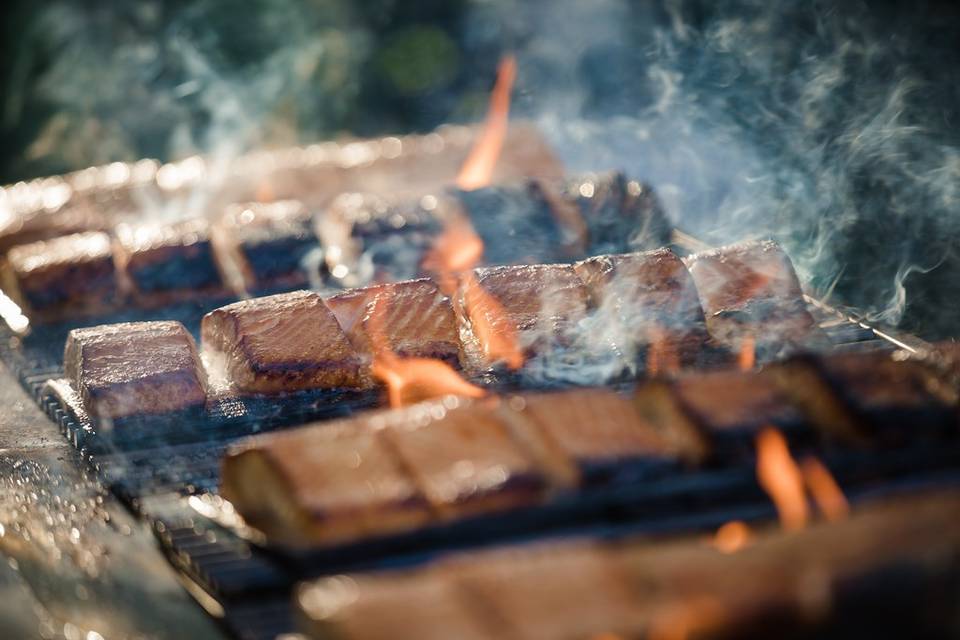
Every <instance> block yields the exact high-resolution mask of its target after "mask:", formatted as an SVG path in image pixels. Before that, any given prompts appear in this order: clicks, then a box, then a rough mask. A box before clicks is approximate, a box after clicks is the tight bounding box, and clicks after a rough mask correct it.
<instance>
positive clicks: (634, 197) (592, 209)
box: [562, 171, 671, 254]
mask: <svg viewBox="0 0 960 640" xmlns="http://www.w3.org/2000/svg"><path fill="white" fill-rule="evenodd" d="M562 193H563V198H564V200H566V201H569V202H571V203H573V204H574V205H575V206H576V207H577V208H578V209H579V210H580V215H581V217H582V219H583V224H584V225H585V226H586V229H587V234H588V238H589V241H588V245H589V249H588V251H589V253H593V254H601V253H620V252H623V251H641V250H644V249H655V248H657V247H662V246H664V245H666V244H669V242H670V231H671V224H670V221H669V219H668V218H667V216H666V214H665V213H664V211H663V207H662V206H661V204H660V200H659V198H657V196H656V193H654V191H653V188H652V187H651V186H650V185H647V184H644V183H642V182H638V181H637V180H632V179H630V178H628V177H627V176H626V175H624V174H623V173H621V172H618V171H614V172H608V173H602V174H599V175H594V174H588V175H584V176H577V177H574V178H570V179H568V180H566V181H565V183H564V185H563V187H562Z"/></svg>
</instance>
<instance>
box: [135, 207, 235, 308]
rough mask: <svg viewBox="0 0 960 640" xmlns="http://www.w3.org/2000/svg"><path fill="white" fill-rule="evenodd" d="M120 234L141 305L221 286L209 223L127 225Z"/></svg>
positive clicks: (192, 221)
mask: <svg viewBox="0 0 960 640" xmlns="http://www.w3.org/2000/svg"><path fill="white" fill-rule="evenodd" d="M116 236H117V243H116V244H117V255H118V262H119V265H120V268H121V271H122V272H123V275H124V277H125V278H126V280H127V283H128V286H129V287H130V288H131V289H132V290H133V292H134V295H135V296H137V297H138V298H139V300H140V301H141V302H142V303H145V304H165V303H167V302H170V301H175V300H177V299H179V298H183V297H188V298H189V297H196V296H197V295H202V294H203V293H204V292H206V293H209V292H211V291H220V290H221V289H222V288H223V280H222V278H221V276H220V272H219V270H218V268H217V262H216V259H215V258H214V253H213V245H212V243H211V241H210V228H209V225H208V223H207V221H206V220H205V219H202V218H195V219H192V220H187V221H184V222H177V223H173V224H157V223H150V222H144V223H124V224H120V225H118V226H117V228H116Z"/></svg>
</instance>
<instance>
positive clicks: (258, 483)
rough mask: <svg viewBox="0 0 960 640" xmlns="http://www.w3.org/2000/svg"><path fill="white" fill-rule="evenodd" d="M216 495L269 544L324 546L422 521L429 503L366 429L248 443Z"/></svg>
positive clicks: (229, 463) (328, 428)
mask: <svg viewBox="0 0 960 640" xmlns="http://www.w3.org/2000/svg"><path fill="white" fill-rule="evenodd" d="M222 478H223V495H224V497H225V498H227V499H228V500H231V501H232V502H234V503H235V504H236V505H237V507H238V508H240V509H242V511H243V514H244V517H245V518H246V519H247V521H248V522H249V523H250V524H252V525H254V526H255V527H257V528H258V529H260V530H261V531H263V532H264V533H265V534H266V535H267V536H268V537H269V538H270V539H272V540H276V541H280V542H288V543H289V544H291V545H296V544H297V543H300V542H303V541H304V540H305V539H307V540H310V541H312V542H313V543H315V544H322V545H330V544H336V543H343V542H350V541H353V540H357V539H360V538H364V537H369V536H373V537H376V536H380V535H386V534H390V533H399V532H402V531H406V530H409V529H412V528H415V527H418V526H421V525H423V524H424V523H426V522H427V521H428V520H429V518H430V512H429V505H428V504H427V501H426V499H425V498H424V497H423V495H422V493H421V492H420V490H419V488H418V487H417V486H416V483H415V482H414V479H413V478H412V477H411V476H410V474H409V473H408V472H407V471H406V470H405V469H404V467H403V466H402V465H401V464H400V462H399V460H398V459H397V457H396V455H394V453H393V450H392V448H391V447H390V446H389V445H388V444H387V443H385V442H384V441H383V436H382V433H379V432H378V431H376V430H374V429H367V428H364V427H363V426H362V425H360V426H359V428H355V425H354V423H349V425H340V424H336V423H334V424H325V425H322V426H320V427H313V428H304V429H297V430H294V431H288V432H284V433H278V434H275V435H272V436H269V437H264V438H261V439H254V440H251V441H249V442H248V443H247V444H246V445H244V446H242V447H239V448H237V449H234V450H233V451H231V453H230V454H229V457H228V458H227V459H226V460H225V462H224V466H223V476H222Z"/></svg>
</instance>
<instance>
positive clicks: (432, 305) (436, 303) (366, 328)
mask: <svg viewBox="0 0 960 640" xmlns="http://www.w3.org/2000/svg"><path fill="white" fill-rule="evenodd" d="M326 304H327V306H328V307H329V308H330V310H331V311H332V312H333V314H334V316H336V318H337V321H338V322H339V323H340V326H341V327H342V328H343V330H344V331H345V332H346V334H347V336H348V337H349V338H350V341H351V343H352V344H353V345H354V347H355V348H356V349H357V351H359V352H360V353H363V354H365V355H367V356H369V355H371V354H373V353H375V352H376V351H378V350H380V349H388V350H389V351H391V352H392V353H394V354H395V355H398V356H400V357H408V358H409V357H416V358H434V359H437V360H443V361H445V362H447V363H448V364H450V365H452V366H455V367H459V366H460V333H459V331H458V329H457V319H456V316H455V315H454V312H453V306H452V305H451V303H450V298H448V297H447V296H445V295H443V293H441V291H440V289H438V288H437V285H436V284H435V283H434V282H433V281H432V280H429V279H427V278H422V279H419V280H407V281H406V282H395V283H389V284H382V285H375V286H372V287H365V288H362V289H351V290H348V291H345V292H343V293H340V294H337V295H335V296H331V297H329V298H327V299H326Z"/></svg>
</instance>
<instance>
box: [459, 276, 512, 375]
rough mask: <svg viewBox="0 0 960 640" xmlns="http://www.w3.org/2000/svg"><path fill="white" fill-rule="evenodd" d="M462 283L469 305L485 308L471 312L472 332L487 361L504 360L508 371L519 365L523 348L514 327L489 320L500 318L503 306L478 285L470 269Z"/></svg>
mask: <svg viewBox="0 0 960 640" xmlns="http://www.w3.org/2000/svg"><path fill="white" fill-rule="evenodd" d="M461 286H462V287H463V291H465V292H467V296H468V297H469V302H468V304H469V305H470V306H471V307H473V308H481V309H484V311H485V312H484V313H475V314H473V333H474V335H476V336H477V340H479V342H480V344H481V345H483V353H484V356H485V357H486V360H487V362H503V363H504V364H505V365H506V366H507V368H508V369H511V370H517V369H519V368H520V367H522V366H523V361H524V356H523V349H521V348H520V338H519V336H518V335H517V332H516V330H515V329H514V328H513V326H512V325H510V324H509V323H501V325H499V326H495V322H496V321H495V320H492V319H491V318H502V317H503V316H504V315H505V314H506V311H505V310H504V308H503V305H501V304H500V302H499V301H498V300H497V299H496V298H494V297H493V296H492V295H490V294H489V293H487V292H486V291H485V290H484V288H483V287H481V286H480V284H479V283H478V282H477V281H476V279H475V278H474V276H473V273H471V272H467V273H465V274H464V275H463V276H462V278H461Z"/></svg>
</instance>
